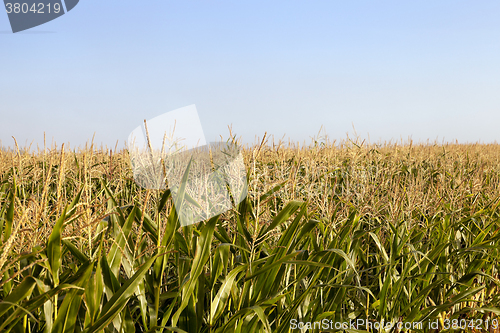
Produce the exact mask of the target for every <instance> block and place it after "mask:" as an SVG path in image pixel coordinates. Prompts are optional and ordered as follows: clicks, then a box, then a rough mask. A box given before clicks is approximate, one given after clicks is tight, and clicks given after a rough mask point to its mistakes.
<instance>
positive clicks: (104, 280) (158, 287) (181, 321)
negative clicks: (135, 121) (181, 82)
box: [0, 139, 500, 333]
mask: <svg viewBox="0 0 500 333" xmlns="http://www.w3.org/2000/svg"><path fill="white" fill-rule="evenodd" d="M243 157H244V162H245V166H246V169H247V179H248V196H247V198H246V199H245V200H244V201H242V202H241V203H239V204H238V205H236V206H234V207H233V208H232V209H231V210H230V211H228V212H225V213H223V214H221V215H218V216H216V217H213V218H210V219H208V220H206V221H203V222H201V223H198V224H194V225H189V226H180V224H179V217H178V215H177V212H176V209H175V205H174V202H173V198H172V194H171V192H170V190H169V189H166V190H145V189H142V188H140V187H138V186H137V185H136V183H135V182H134V179H133V177H132V173H131V168H130V161H129V156H128V152H127V151H126V150H121V151H114V150H111V149H108V148H105V147H101V148H97V147H94V146H93V145H92V144H89V145H87V146H86V147H84V148H81V149H74V150H70V149H67V148H64V146H62V147H52V148H51V149H48V148H47V149H43V150H38V151H32V150H30V149H25V150H22V149H14V150H0V299H1V300H0V332H47V333H48V332H61V333H62V332H85V333H90V332H106V333H108V332H109V333H111V332H120V333H121V332H123V333H129V332H189V333H191V332H193V333H194V332H200V333H223V332H269V333H270V332H278V333H284V332H333V331H345V332H402V331H407V332H458V331H460V332H500V322H499V320H500V319H499V317H498V315H499V314H500V304H499V303H500V291H499V283H500V280H499V279H500V273H499V263H500V252H499V247H498V244H499V238H500V146H499V145H497V144H464V145H460V144H436V143H421V144H415V143H411V142H409V143H406V144H402V143H401V144H398V143H391V142H388V143H382V144H366V143H365V142H360V140H351V139H346V140H344V141H341V142H328V141H327V142H322V143H318V142H314V141H313V142H312V143H311V144H308V145H298V144H292V143H288V144H284V143H283V142H278V143H276V142H270V141H267V140H265V139H263V140H262V141H261V142H259V143H258V144H255V145H252V146H247V147H245V148H244V149H243ZM360 320H362V321H364V322H365V323H367V322H370V323H375V322H376V323H382V322H383V323H391V324H392V327H389V326H390V325H387V326H386V327H384V328H378V329H377V328H375V327H371V326H370V325H366V324H365V325H358V324H356V323H359V322H360ZM346 322H347V323H349V325H348V326H346V327H341V326H339V325H336V324H339V323H346ZM298 323H301V324H300V325H299V324H298ZM318 323H321V325H317V324H318ZM327 323H328V324H329V325H327V326H328V327H324V326H323V324H327ZM352 323H354V324H352ZM398 323H422V325H421V326H418V325H417V327H412V328H411V329H405V328H404V325H400V326H398V325H397V324H398ZM435 325H437V326H435ZM402 327H403V328H402Z"/></svg>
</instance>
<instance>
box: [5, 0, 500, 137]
mask: <svg viewBox="0 0 500 333" xmlns="http://www.w3.org/2000/svg"><path fill="white" fill-rule="evenodd" d="M191 104H195V105H196V108H197V110H198V113H199V116H200V120H201V124H202V126H203V131H204V133H205V136H206V138H207V141H214V140H216V139H217V138H219V136H220V135H222V136H224V137H227V136H228V134H229V132H228V126H230V125H232V130H233V133H234V134H236V135H237V136H240V137H242V138H243V141H244V142H254V140H255V137H256V136H259V137H262V136H263V134H264V133H265V132H267V133H269V134H273V135H274V136H275V137H276V138H281V137H282V136H285V137H286V138H291V139H292V140H295V141H303V140H308V141H309V140H310V137H311V136H314V135H316V134H317V133H318V131H319V129H320V128H321V126H323V128H324V130H325V133H326V134H327V135H328V136H329V137H330V138H331V139H342V138H345V137H346V133H350V134H352V133H353V125H354V127H355V129H356V132H357V133H358V135H360V136H361V137H363V138H367V137H368V136H369V137H370V139H371V141H372V142H376V141H378V140H391V139H392V140H399V139H400V138H403V139H406V138H408V137H411V138H412V139H413V140H415V141H426V140H427V139H430V140H435V139H438V140H439V141H441V140H445V141H455V140H458V141H459V142H476V141H481V142H493V141H500V130H499V125H500V2H499V1H490V0H488V1H458V0H453V1H452V0H440V1H435V0H432V1H431V0H423V1H395V0H394V1H383V0H380V1H372V0H370V1H368V0H365V1H361V0H360V1H334V0H329V1H305V0H302V1H294V0H286V1H278V0H276V1H259V0H252V1H249V0H237V1H236V0H232V1H226V0H213V1H210V0H203V1H202V0H196V1H195V0H192V1H190V0H163V1H160V0H150V1H134V2H133V1H130V0H121V1H102V0H100V1H97V0H81V1H80V3H79V4H78V6H77V7H75V8H74V9H73V10H72V11H71V12H69V13H68V14H66V15H63V16H62V17H60V18H58V19H56V20H54V21H51V22H48V23H46V24H44V25H41V26H39V27H35V28H33V29H31V30H27V31H26V32H21V33H17V34H12V32H11V30H10V25H9V20H8V17H7V14H6V13H4V14H0V119H1V120H0V140H1V141H2V144H3V145H4V146H12V145H13V144H14V141H13V139H12V136H14V137H16V139H17V140H18V142H19V144H20V145H22V146H24V145H25V144H26V143H30V142H35V144H37V143H38V144H41V143H43V133H44V132H46V135H47V138H48V140H49V141H50V140H52V139H54V140H55V141H57V142H58V143H63V142H70V143H71V146H78V145H83V144H85V142H87V141H88V140H90V139H91V138H92V136H93V134H94V133H95V141H96V143H104V144H107V145H109V146H113V147H114V146H115V143H116V142H117V140H118V141H119V142H120V144H123V143H124V142H125V141H126V140H127V137H128V135H129V134H130V133H131V131H133V130H134V128H136V127H137V126H139V125H141V124H142V122H143V120H144V119H152V118H154V117H157V116H159V115H161V114H163V113H166V112H168V111H171V110H175V109H178V108H180V107H184V106H187V105H191Z"/></svg>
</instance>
